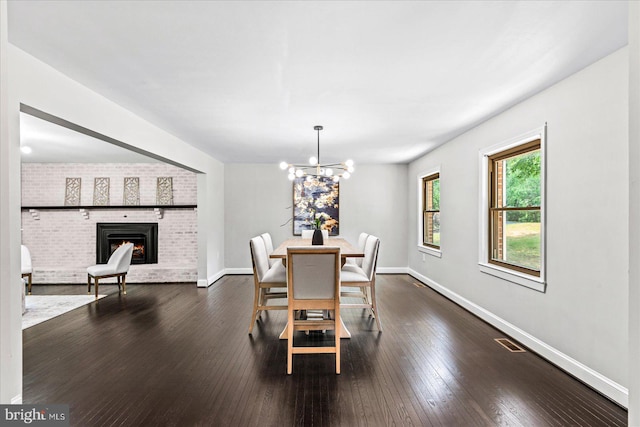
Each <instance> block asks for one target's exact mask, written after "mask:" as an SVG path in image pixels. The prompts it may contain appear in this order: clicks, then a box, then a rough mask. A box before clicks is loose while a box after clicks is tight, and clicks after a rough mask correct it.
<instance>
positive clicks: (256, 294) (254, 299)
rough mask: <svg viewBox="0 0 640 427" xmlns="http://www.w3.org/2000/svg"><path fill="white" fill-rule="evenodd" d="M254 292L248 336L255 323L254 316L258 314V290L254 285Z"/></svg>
mask: <svg viewBox="0 0 640 427" xmlns="http://www.w3.org/2000/svg"><path fill="white" fill-rule="evenodd" d="M254 286H255V291H254V293H253V313H252V315H251V323H250V324H249V335H251V333H252V332H253V325H254V324H255V323H256V315H257V313H258V294H259V293H260V288H258V285H257V284H255V285H254Z"/></svg>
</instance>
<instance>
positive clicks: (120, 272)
mask: <svg viewBox="0 0 640 427" xmlns="http://www.w3.org/2000/svg"><path fill="white" fill-rule="evenodd" d="M132 256H133V243H125V244H124V245H120V246H119V247H118V249H116V250H115V251H113V253H112V254H111V256H110V257H109V261H107V263H106V264H98V265H93V266H91V267H89V268H87V293H89V294H90V293H91V278H92V277H93V280H94V282H95V284H96V299H98V282H99V280H100V279H106V278H108V277H115V278H116V279H117V281H118V291H120V282H121V281H122V293H123V294H125V295H126V294H127V284H126V276H127V273H128V272H129V267H130V266H131V257H132Z"/></svg>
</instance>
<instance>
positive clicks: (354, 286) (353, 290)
mask: <svg viewBox="0 0 640 427" xmlns="http://www.w3.org/2000/svg"><path fill="white" fill-rule="evenodd" d="M379 249H380V239H378V238H377V237H376V236H372V235H369V236H368V237H367V241H366V243H365V248H364V258H363V260H362V267H358V266H357V265H354V264H345V265H344V267H342V271H341V273H340V280H341V282H342V288H341V292H340V297H341V298H342V301H343V302H342V303H341V304H340V307H341V308H343V309H344V308H368V309H370V310H371V314H372V315H373V317H374V318H375V319H376V324H377V326H378V331H379V332H382V327H381V326H380V316H379V315H378V304H377V302H376V266H377V263H378V251H379ZM345 298H358V299H361V301H362V302H359V303H349V302H347V301H345Z"/></svg>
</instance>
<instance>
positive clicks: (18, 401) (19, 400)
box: [11, 393, 22, 405]
mask: <svg viewBox="0 0 640 427" xmlns="http://www.w3.org/2000/svg"><path fill="white" fill-rule="evenodd" d="M11 404H12V405H22V393H20V394H19V395H17V396H14V397H12V398H11Z"/></svg>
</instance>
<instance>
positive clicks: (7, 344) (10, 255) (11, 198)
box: [0, 1, 22, 404]
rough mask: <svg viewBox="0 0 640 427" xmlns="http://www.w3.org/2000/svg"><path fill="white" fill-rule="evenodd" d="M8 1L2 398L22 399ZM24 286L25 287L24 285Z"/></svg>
mask: <svg viewBox="0 0 640 427" xmlns="http://www.w3.org/2000/svg"><path fill="white" fill-rule="evenodd" d="M8 47H9V43H8V38H7V2H6V1H0V403H2V404H9V403H22V327H21V322H22V310H21V305H22V304H21V292H22V286H21V282H20V148H19V147H20V143H19V136H18V130H19V125H20V122H19V114H18V111H17V104H16V102H15V100H16V98H15V91H14V88H13V87H12V86H10V85H9V81H10V79H9V69H10V66H11V65H12V63H11V58H10V57H9V54H8V50H9V49H8ZM18 285H20V287H18Z"/></svg>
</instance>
